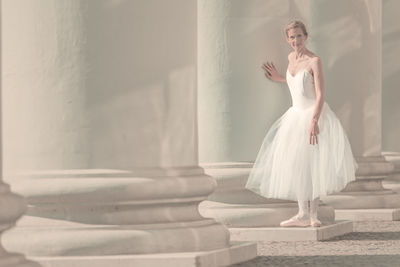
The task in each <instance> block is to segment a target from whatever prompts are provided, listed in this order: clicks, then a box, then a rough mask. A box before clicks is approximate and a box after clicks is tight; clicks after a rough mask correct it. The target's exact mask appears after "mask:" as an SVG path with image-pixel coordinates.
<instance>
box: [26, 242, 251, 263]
mask: <svg viewBox="0 0 400 267" xmlns="http://www.w3.org/2000/svg"><path fill="white" fill-rule="evenodd" d="M255 257H257V244H256V243H253V242H231V243H230V245H229V246H228V247H226V248H222V249H216V250H210V251H201V252H183V253H157V254H143V255H113V256H71V257H35V258H34V260H36V261H37V262H40V263H41V264H42V266H43V267H81V266H96V267H110V266H113V267H133V266H140V267H141V266H154V267H158V266H163V267H176V266H187V267H191V266H193V267H197V266H207V267H214V266H215V267H217V266H228V265H231V264H236V263H240V262H245V261H248V260H251V259H253V258H255ZM21 267H22V266H21Z"/></svg>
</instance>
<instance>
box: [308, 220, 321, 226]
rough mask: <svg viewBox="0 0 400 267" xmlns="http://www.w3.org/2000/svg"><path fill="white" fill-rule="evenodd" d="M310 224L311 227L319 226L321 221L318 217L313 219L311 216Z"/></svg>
mask: <svg viewBox="0 0 400 267" xmlns="http://www.w3.org/2000/svg"><path fill="white" fill-rule="evenodd" d="M310 225H311V226H312V227H320V226H321V225H322V223H321V221H320V220H318V219H313V218H311V219H310Z"/></svg>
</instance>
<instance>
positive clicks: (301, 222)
mask: <svg viewBox="0 0 400 267" xmlns="http://www.w3.org/2000/svg"><path fill="white" fill-rule="evenodd" d="M280 226H282V227H292V226H299V227H306V226H310V219H299V217H298V214H297V215H295V216H293V217H292V218H290V219H289V220H286V221H283V222H281V223H280Z"/></svg>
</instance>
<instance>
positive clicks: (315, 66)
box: [311, 57, 325, 121]
mask: <svg viewBox="0 0 400 267" xmlns="http://www.w3.org/2000/svg"><path fill="white" fill-rule="evenodd" d="M311 69H312V70H313V73H314V84H315V94H316V97H317V102H316V105H315V108H314V113H313V117H312V120H316V121H318V119H319V116H320V115H321V111H322V107H323V105H324V102H325V78H324V73H323V71H322V61H321V59H320V58H319V57H316V59H314V60H313V62H311Z"/></svg>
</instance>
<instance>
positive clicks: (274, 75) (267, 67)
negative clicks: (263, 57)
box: [262, 62, 282, 82]
mask: <svg viewBox="0 0 400 267" xmlns="http://www.w3.org/2000/svg"><path fill="white" fill-rule="evenodd" d="M262 69H263V70H264V71H265V77H267V78H268V79H270V80H272V81H274V82H279V81H280V80H282V77H281V75H279V73H278V71H277V70H276V68H275V65H274V63H272V62H267V63H264V64H263V65H262Z"/></svg>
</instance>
